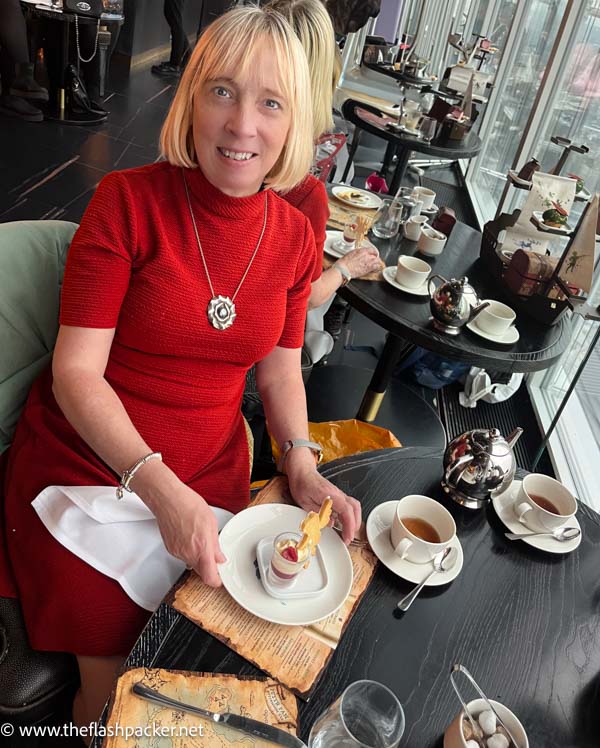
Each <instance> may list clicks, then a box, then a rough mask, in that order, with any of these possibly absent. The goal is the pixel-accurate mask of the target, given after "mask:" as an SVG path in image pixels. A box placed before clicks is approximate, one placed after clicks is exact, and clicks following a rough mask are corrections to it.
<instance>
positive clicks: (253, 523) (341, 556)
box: [219, 504, 353, 626]
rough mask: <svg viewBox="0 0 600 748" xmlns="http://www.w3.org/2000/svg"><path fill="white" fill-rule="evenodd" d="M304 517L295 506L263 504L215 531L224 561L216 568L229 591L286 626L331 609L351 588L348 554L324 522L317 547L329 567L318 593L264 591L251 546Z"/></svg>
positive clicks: (316, 617) (295, 526)
mask: <svg viewBox="0 0 600 748" xmlns="http://www.w3.org/2000/svg"><path fill="white" fill-rule="evenodd" d="M305 517H306V512H305V511H304V510H303V509H300V507H297V506H288V505H286V504H263V505H261V506H254V507H249V508H248V509H244V511H243V512H240V513H239V514H236V515H235V516H234V517H232V518H231V519H230V520H229V522H228V523H227V524H226V525H225V527H224V528H223V529H222V530H221V534H220V536H219V539H220V543H221V549H222V551H223V553H224V554H225V556H226V558H227V561H226V562H225V563H224V564H219V574H220V575H221V579H222V581H223V584H224V586H225V589H226V590H227V592H229V594H230V595H231V597H232V598H233V599H234V600H235V601H236V602H237V603H238V604H239V605H241V606H242V608H245V609H246V610H248V611H249V612H250V613H253V614H254V615H255V616H258V617H259V618H263V619H264V620H265V621H271V622H272V623H280V624H283V625H286V626H305V625H307V624H310V623H315V622H316V621H320V620H322V619H323V618H327V616H329V615H331V614H332V613H335V611H336V610H338V608H339V607H340V606H341V605H343V603H344V601H345V600H346V598H347V597H348V594H349V592H350V590H351V588H352V579H353V571H352V559H351V558H350V554H349V553H348V549H347V548H346V546H345V545H344V543H343V541H342V539H341V538H340V536H339V535H338V534H337V533H336V532H335V530H332V529H331V528H329V527H326V528H325V529H324V530H323V532H322V534H321V542H320V544H319V548H320V549H321V553H322V554H323V558H324V560H325V564H326V566H327V568H328V569H330V570H331V573H330V575H329V583H328V585H327V588H326V589H325V590H324V592H323V594H321V595H318V596H316V597H312V598H302V599H300V600H289V599H287V600H276V599H275V598H273V597H271V596H270V595H269V594H267V592H266V591H265V589H264V587H263V586H262V583H261V581H260V579H259V575H258V574H257V568H256V566H255V561H256V546H257V544H258V542H259V541H260V540H262V539H263V538H265V537H273V536H274V535H279V533H280V532H284V531H286V530H291V531H295V530H298V528H299V527H300V522H302V520H303V519H304V518H305Z"/></svg>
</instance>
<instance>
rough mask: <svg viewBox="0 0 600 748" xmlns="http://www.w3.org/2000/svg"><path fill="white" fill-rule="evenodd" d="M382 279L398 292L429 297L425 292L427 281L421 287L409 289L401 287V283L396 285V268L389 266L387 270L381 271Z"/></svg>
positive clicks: (427, 292)
mask: <svg viewBox="0 0 600 748" xmlns="http://www.w3.org/2000/svg"><path fill="white" fill-rule="evenodd" d="M382 274H383V277H384V279H385V280H386V281H387V282H388V283H389V284H390V286H394V288H397V289H398V290H400V291H404V293H409V294H411V295H412V296H429V291H428V290H427V281H425V283H423V285H422V286H419V287H418V288H409V287H408V286H403V285H402V284H401V283H398V281H397V280H396V266H395V265H390V266H389V267H387V268H384V269H383V273H382Z"/></svg>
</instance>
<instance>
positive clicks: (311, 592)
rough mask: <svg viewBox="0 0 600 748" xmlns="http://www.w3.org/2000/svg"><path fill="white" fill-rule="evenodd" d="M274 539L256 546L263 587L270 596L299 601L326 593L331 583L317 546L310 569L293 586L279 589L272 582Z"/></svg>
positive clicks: (260, 541)
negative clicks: (271, 568) (270, 577)
mask: <svg viewBox="0 0 600 748" xmlns="http://www.w3.org/2000/svg"><path fill="white" fill-rule="evenodd" d="M274 539H275V535H273V537H271V538H263V539H262V540H259V541H258V544H257V546H256V561H257V562H258V569H259V571H260V577H261V580H262V583H263V587H264V588H265V589H266V591H267V592H268V593H269V595H271V597H277V598H279V599H280V600H294V599H296V600H297V599H299V598H305V597H316V596H317V595H320V594H321V593H322V592H324V591H325V588H326V587H327V584H328V583H329V575H328V574H327V567H326V566H325V561H324V559H323V554H322V553H321V549H320V548H319V546H317V552H316V553H315V555H314V556H313V557H312V558H311V560H310V564H309V565H308V569H303V570H302V571H301V572H300V574H298V576H297V577H296V579H294V581H293V582H292V584H291V585H289V586H288V587H285V586H282V587H278V586H277V585H276V584H273V583H272V582H271V580H270V579H269V567H270V566H271V558H272V556H273V540H274Z"/></svg>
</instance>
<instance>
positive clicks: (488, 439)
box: [442, 428, 523, 509]
mask: <svg viewBox="0 0 600 748" xmlns="http://www.w3.org/2000/svg"><path fill="white" fill-rule="evenodd" d="M522 433H523V429H522V428H516V429H515V430H514V431H513V432H512V434H510V436H509V437H508V438H507V439H505V438H504V437H503V436H502V435H501V434H500V432H499V431H498V429H475V430H474V431H467V432H465V433H464V434H461V435H460V436H457V437H456V439H453V440H452V441H451V442H450V444H449V445H448V446H447V447H446V451H445V453H444V477H443V479H442V488H443V489H444V491H445V492H446V493H448V494H450V496H451V497H452V498H453V499H454V501H456V502H458V503H459V504H462V505H463V506H465V507H467V508H469V509H479V508H480V507H482V506H484V505H485V504H486V503H487V502H488V501H489V500H490V499H493V498H494V497H495V496H498V495H500V494H501V493H502V492H503V491H505V490H506V489H507V488H508V487H509V486H510V485H511V483H512V482H513V480H514V477H515V470H516V466H517V464H516V460H515V455H514V452H513V447H514V445H515V444H516V442H517V440H518V439H519V437H520V436H521V434H522Z"/></svg>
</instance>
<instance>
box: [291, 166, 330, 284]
mask: <svg viewBox="0 0 600 748" xmlns="http://www.w3.org/2000/svg"><path fill="white" fill-rule="evenodd" d="M282 197H283V198H284V200H286V201H287V202H289V203H290V205H293V206H294V208H296V209H297V210H299V211H300V212H301V213H303V214H304V215H305V216H306V217H307V218H308V220H309V221H310V225H311V227H312V230H313V233H314V235H315V246H316V264H315V267H314V272H313V277H312V281H313V282H314V281H316V280H318V279H319V278H320V277H321V274H322V272H323V247H324V246H325V239H326V236H327V234H326V230H327V221H328V220H329V201H328V198H327V190H326V189H325V185H324V184H323V182H320V181H319V180H318V179H317V178H316V177H314V176H313V175H312V174H309V175H308V176H307V177H306V178H305V179H304V180H303V181H302V182H301V183H300V184H299V185H298V186H297V187H294V189H293V190H290V191H289V192H287V193H285V194H284V195H282Z"/></svg>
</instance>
